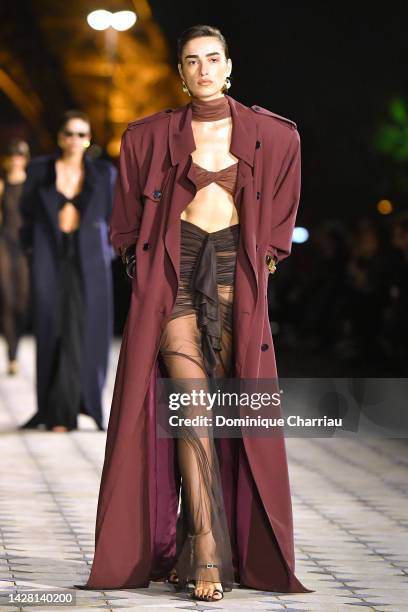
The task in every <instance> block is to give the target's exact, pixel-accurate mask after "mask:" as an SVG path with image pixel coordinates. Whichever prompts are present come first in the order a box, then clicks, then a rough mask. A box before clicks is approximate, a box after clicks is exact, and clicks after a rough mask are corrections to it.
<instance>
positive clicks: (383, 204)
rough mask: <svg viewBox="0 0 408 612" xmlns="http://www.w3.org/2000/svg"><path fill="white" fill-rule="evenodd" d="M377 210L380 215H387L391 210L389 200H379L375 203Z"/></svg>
mask: <svg viewBox="0 0 408 612" xmlns="http://www.w3.org/2000/svg"><path fill="white" fill-rule="evenodd" d="M377 210H378V212H379V213H380V214H381V215H389V214H390V213H392V211H393V205H392V204H391V202H390V201H389V200H380V201H379V202H378V204H377Z"/></svg>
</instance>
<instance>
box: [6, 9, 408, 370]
mask: <svg viewBox="0 0 408 612" xmlns="http://www.w3.org/2000/svg"><path fill="white" fill-rule="evenodd" d="M82 4H83V6H81V5H80V4H78V3H75V2H73V3H72V7H73V11H74V7H75V11H74V12H76V13H78V12H79V13H81V11H82V12H84V13H85V14H86V13H87V12H88V9H90V10H92V9H93V8H101V7H100V6H99V5H98V6H96V5H94V6H91V3H88V2H87V3H82ZM102 4H103V3H102ZM116 4H117V3H115V6H116ZM121 4H122V5H123V8H135V10H137V4H138V3H137V2H135V3H134V7H132V6H131V5H132V2H123V3H121ZM85 5H86V8H85ZM39 6H40V8H39ZM56 6H57V3H56V2H51V1H49V2H40V3H38V2H37V3H36V2H34V0H33V1H32V2H29V1H27V0H26V1H23V2H20V3H18V7H17V6H14V7H7V8H6V7H4V6H3V8H2V11H3V12H4V11H6V13H5V14H4V15H3V16H4V19H2V25H1V26H0V27H1V30H0V34H2V40H3V47H4V48H5V49H7V47H9V48H10V47H13V50H14V53H15V54H16V55H17V56H19V57H20V59H21V58H22V60H23V62H24V61H25V62H26V63H27V62H28V63H29V64H30V70H31V74H32V75H34V76H33V78H34V80H35V79H37V82H38V83H40V86H41V87H43V88H45V87H47V88H49V95H50V100H52V107H50V109H49V121H50V122H51V123H52V124H53V125H56V115H57V112H58V113H59V112H60V111H62V110H63V109H64V105H65V106H69V105H72V104H74V103H76V101H77V98H76V97H75V96H74V95H72V92H71V91H70V87H69V83H68V82H67V81H66V80H64V77H63V76H61V73H60V72H59V71H58V66H59V65H60V62H61V59H60V58H58V57H57V56H56V53H55V50H54V51H50V50H49V49H47V43H46V42H45V40H44V36H43V32H42V31H41V28H40V27H39V26H40V24H41V22H42V18H43V17H44V11H48V12H49V13H50V14H52V12H53V10H54V8H55V7H56ZM150 7H151V10H152V13H153V17H154V19H155V21H156V22H157V24H158V26H159V28H160V29H161V32H162V33H163V34H164V37H165V39H166V41H167V42H168V46H169V49H170V61H171V63H172V65H173V67H174V68H175V67H176V40H177V37H178V35H179V34H180V32H181V31H182V30H183V29H185V28H187V27H188V26H190V25H192V24H196V23H208V24H211V25H215V26H217V27H219V28H220V29H221V31H222V32H223V33H224V35H225V36H226V38H227V41H228V43H229V49H230V54H231V58H232V61H233V69H232V88H231V90H230V92H229V93H230V95H232V96H233V97H234V98H236V99H238V100H239V101H241V102H243V103H244V104H247V105H249V106H251V105H253V104H258V105H260V106H264V107H266V108H268V109H270V110H272V111H273V112H275V113H278V114H280V115H283V116H286V117H288V118H290V119H292V120H294V121H295V122H296V123H297V125H298V129H299V132H300V136H301V140H302V197H301V204H300V209H299V215H298V221H297V224H298V225H302V226H304V227H306V228H307V229H308V230H309V231H310V233H311V238H310V240H309V241H308V242H307V243H305V244H300V245H297V244H295V245H293V251H292V256H291V257H290V258H289V260H288V261H286V262H283V263H282V264H281V268H280V270H279V272H280V274H277V275H276V278H273V279H271V283H270V286H271V288H270V315H271V320H272V321H273V331H274V334H275V339H276V343H277V345H278V347H280V351H281V354H282V359H281V363H282V366H281V372H282V373H283V374H285V375H288V374H289V373H290V374H297V375H301V374H305V375H307V374H309V373H310V372H311V371H315V370H316V367H319V365H318V364H319V363H320V364H321V365H322V367H323V370H322V371H323V372H324V371H326V372H328V373H329V374H333V375H334V374H337V375H343V374H344V375H348V374H349V373H353V374H356V373H359V372H361V373H363V374H373V375H377V376H381V375H384V376H385V375H405V367H406V366H405V363H406V361H405V360H406V356H407V354H406V353H407V349H406V338H407V332H406V323H405V322H404V321H405V315H404V312H405V307H406V305H407V287H406V277H407V263H408V246H407V247H404V246H403V245H401V244H397V241H396V240H393V238H392V236H393V231H394V230H393V224H394V223H395V219H396V218H398V216H400V215H401V214H403V213H404V211H405V210H406V208H407V198H408V176H407V164H408V156H407V158H404V157H402V158H400V159H396V158H395V155H394V156H393V155H392V154H388V155H387V154H385V153H384V152H381V151H380V150H379V148H378V147H376V146H375V144H374V141H375V136H376V134H377V133H378V130H380V128H381V126H383V125H384V124H387V123H389V122H390V121H391V122H392V118H391V117H390V108H391V103H392V101H393V100H395V99H398V100H400V101H402V102H401V103H402V105H404V104H406V103H407V102H408V82H407V71H406V58H407V57H408V43H407V34H406V24H407V22H408V5H407V3H406V2H393V3H388V4H379V5H375V4H372V3H368V2H358V1H356V2H341V3H340V2H337V3H333V2H320V1H316V2H300V1H298V2H291V3H288V2H283V1H275V2H257V3H254V2H253V3H248V2H245V3H244V2H225V1H224V2H217V3H205V2H201V3H199V2H194V3H193V2H185V1H181V2H180V1H178V2H162V1H155V0H154V1H152V2H150ZM105 8H110V7H109V6H105ZM41 11H42V12H41ZM140 26H141V24H139V22H138V23H137V24H136V26H135V32H134V36H135V37H136V38H138V37H139V38H140V39H142V38H143V33H142V32H141V31H140V30H138V28H140ZM16 33H17V34H18V36H16ZM61 44H63V41H62V42H61ZM34 48H35V49H36V51H35V53H33V54H31V53H30V49H34ZM2 57H3V63H4V60H6V59H7V58H6V54H5V53H4V49H3V56H2ZM41 62H45V65H43V66H42V67H41ZM40 67H41V69H40ZM75 105H77V104H75ZM0 111H1V119H0V131H1V134H2V139H3V140H4V138H5V136H6V135H8V134H9V133H10V129H11V128H10V125H12V126H14V127H12V129H14V130H15V129H17V130H18V129H20V131H22V132H23V133H24V129H23V128H20V127H19V121H20V122H22V119H21V117H19V114H18V112H17V111H16V109H15V108H14V107H13V104H12V103H11V102H10V100H9V99H8V98H7V96H6V95H5V94H4V93H1V92H0ZM27 130H28V134H27ZM401 130H402V128H401ZM25 133H26V134H27V136H28V137H31V139H32V140H31V142H32V143H33V146H34V152H40V149H41V148H44V145H42V146H41V144H40V138H39V136H38V134H36V133H35V129H34V128H33V126H30V128H27V127H26V128H25ZM401 133H402V131H401ZM407 137H408V136H407ZM382 199H389V200H391V202H392V205H393V211H392V214H390V215H386V216H385V215H380V214H379V213H378V212H377V208H376V206H377V203H378V201H379V200H382ZM404 227H405V226H404ZM401 231H405V233H406V234H405V240H406V235H408V234H407V232H408V229H404V230H401ZM370 240H371V241H372V240H373V241H374V242H375V243H376V244H375V245H374V246H372V244H371V246H370V244H369V243H370ZM366 243H367V245H368V246H367V251H365V252H357V251H358V249H357V251H356V249H355V246H356V244H357V246H358V245H359V244H361V245H363V244H366ZM404 244H405V243H404ZM370 249H371V250H370ZM363 250H364V248H363ZM350 262H351V267H350ZM355 266H357V267H359V266H360V270H362V275H363V277H364V278H362V277H361V275H359V271H357V272H356V269H355ZM118 286H119V289H118V296H117V297H118V302H117V303H118V304H119V306H118V310H117V318H118V321H119V323H118V327H120V326H121V323H122V321H123V316H124V312H125V310H126V305H122V306H120V304H123V303H124V304H125V303H126V298H123V295H126V289H123V287H122V288H120V282H119V283H118ZM121 295H122V300H121V299H120V296H121ZM404 334H405V335H404ZM396 339H397V340H398V342H399V343H400V346H398V348H395V341H396ZM317 355H318V356H319V357H316V356H317ZM327 364H328V365H327ZM363 364H364V365H363Z"/></svg>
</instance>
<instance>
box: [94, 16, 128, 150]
mask: <svg viewBox="0 0 408 612" xmlns="http://www.w3.org/2000/svg"><path fill="white" fill-rule="evenodd" d="M86 19H87V22H88V25H89V26H90V27H91V28H92V29H93V30H99V31H103V30H105V55H106V58H107V60H108V63H109V74H107V77H108V78H107V79H106V104H105V120H104V129H105V137H104V141H105V146H106V147H107V148H108V150H109V144H110V137H111V126H110V122H109V110H110V99H111V94H112V91H113V78H114V72H115V66H116V62H117V44H118V32H124V31H125V30H129V29H130V28H131V27H132V26H134V25H135V23H136V20H137V15H136V13H134V12H133V11H116V12H115V13H112V12H111V11H105V10H103V9H99V10H97V11H92V13H89V15H88V16H87V18H86Z"/></svg>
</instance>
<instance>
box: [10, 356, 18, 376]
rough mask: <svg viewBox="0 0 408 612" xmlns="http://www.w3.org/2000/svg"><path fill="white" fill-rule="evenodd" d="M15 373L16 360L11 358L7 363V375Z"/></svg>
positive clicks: (16, 371) (16, 368) (16, 369)
mask: <svg viewBox="0 0 408 612" xmlns="http://www.w3.org/2000/svg"><path fill="white" fill-rule="evenodd" d="M16 374H18V362H17V360H16V359H12V360H11V361H9V364H8V368H7V375H8V376H15V375H16Z"/></svg>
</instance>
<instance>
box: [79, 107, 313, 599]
mask: <svg viewBox="0 0 408 612" xmlns="http://www.w3.org/2000/svg"><path fill="white" fill-rule="evenodd" d="M227 99H228V101H229V104H230V107H231V114H232V121H233V130H232V142H231V148H230V151H231V153H232V154H233V155H235V156H236V157H237V158H238V159H239V171H238V179H237V186H236V194H235V196H236V200H235V201H236V202H239V203H240V204H239V211H240V223H241V232H240V240H239V248H238V254H237V267H236V277H235V293H234V295H235V297H234V304H233V333H234V342H235V351H234V360H235V376H236V377H238V378H258V377H260V378H269V377H270V378H273V377H276V375H277V372H276V365H275V357H274V350H273V342H272V335H271V328H270V324H269V320H268V308H267V281H268V274H269V271H268V268H267V266H266V262H265V255H266V253H271V254H273V255H275V257H276V259H277V260H278V261H279V260H281V259H283V258H284V257H286V256H287V255H289V253H290V250H291V237H292V230H293V226H294V222H295V217H296V212H297V207H298V203H299V194H300V140H299V134H298V131H297V129H296V124H295V123H293V122H292V121H290V120H288V119H285V118H283V117H279V116H278V115H275V114H274V113H271V112H269V111H268V110H265V109H263V108H261V107H259V106H253V107H252V108H249V107H247V106H244V105H243V104H241V103H239V102H238V101H236V100H234V99H233V98H231V97H230V96H227ZM191 116H192V111H191V105H190V104H187V105H186V106H183V107H181V108H177V109H175V110H171V109H169V110H166V111H162V112H159V113H156V114H154V115H151V116H149V117H145V118H143V119H140V120H139V121H135V122H133V123H131V124H129V126H128V128H127V130H126V131H125V133H124V134H123V138H122V146H121V154H120V164H119V165H120V167H119V178H118V182H117V186H116V196H115V201H114V209H113V216H112V219H111V240H112V244H113V246H114V248H115V250H116V251H117V252H118V253H121V252H122V250H123V249H124V248H125V247H127V246H129V245H132V244H135V243H136V247H135V252H136V270H135V277H134V280H133V281H132V295H131V305H130V310H129V314H128V318H127V322H126V326H125V329H124V335H123V340H122V346H121V351H120V356H119V363H118V370H117V375H116V382H115V388H114V395H113V401H112V408H111V413H110V420H109V426H108V432H107V442H106V450H105V460H104V466H103V472H102V480H101V487H100V493H99V501H98V510H97V519H96V536H95V540H96V550H95V557H94V561H93V567H92V571H91V575H90V577H89V580H88V582H87V584H86V585H84V587H83V588H87V589H115V588H138V587H147V586H148V585H149V579H154V578H157V577H159V576H162V575H163V574H164V573H165V572H167V571H169V570H170V569H171V567H172V566H173V563H174V560H175V558H174V557H175V533H176V516H177V507H178V486H179V474H178V470H177V461H176V454H175V444H176V440H174V439H164V438H156V435H155V425H156V421H155V397H156V396H155V393H156V377H157V376H159V375H160V374H161V369H160V365H159V359H158V353H159V345H160V340H161V337H162V333H163V331H164V328H165V325H166V323H167V321H168V319H169V317H170V315H171V312H172V308H173V304H174V302H175V299H176V295H177V288H178V280H179V267H180V226H181V224H180V214H181V212H182V211H183V210H184V209H185V208H186V207H187V205H188V204H189V203H190V202H191V200H192V199H193V198H194V196H195V193H196V185H195V182H194V169H193V168H192V165H191V162H192V158H191V153H192V152H193V151H194V150H195V143H194V137H193V132H192V128H191ZM220 442H221V459H220V466H221V476H222V484H223V493H224V500H225V506H226V512H227V519H228V523H229V527H230V532H231V533H230V536H231V541H232V548H233V557H234V566H235V577H236V580H237V581H239V582H240V584H241V585H242V586H246V587H250V588H254V589H260V590H268V591H280V592H288V593H289V592H291V593H297V592H308V591H309V589H306V588H305V587H304V586H303V585H302V584H301V583H300V582H299V580H298V579H297V578H296V576H295V574H294V567H295V560H294V544H293V525H292V509H291V498H290V488H289V480H288V470H287V460H286V452H285V442H284V438H283V437H275V438H259V437H257V438H255V437H252V438H251V437H246V438H243V440H237V439H235V440H232V439H221V440H220Z"/></svg>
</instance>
